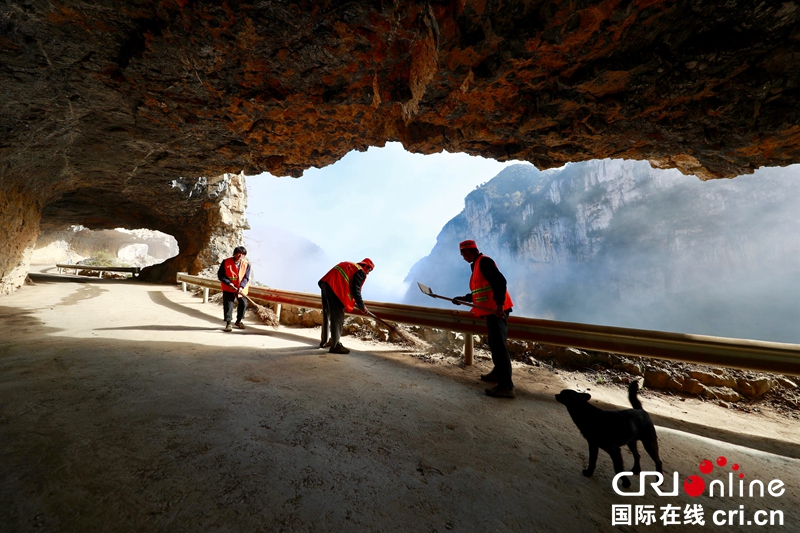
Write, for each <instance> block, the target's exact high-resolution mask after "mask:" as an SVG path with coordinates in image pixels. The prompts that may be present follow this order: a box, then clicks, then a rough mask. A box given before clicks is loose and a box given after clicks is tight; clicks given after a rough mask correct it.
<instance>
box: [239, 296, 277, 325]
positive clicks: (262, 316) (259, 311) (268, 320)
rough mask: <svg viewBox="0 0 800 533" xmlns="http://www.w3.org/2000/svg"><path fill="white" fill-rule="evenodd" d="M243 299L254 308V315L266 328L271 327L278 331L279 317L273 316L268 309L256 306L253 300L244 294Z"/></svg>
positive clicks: (273, 313) (272, 312)
mask: <svg viewBox="0 0 800 533" xmlns="http://www.w3.org/2000/svg"><path fill="white" fill-rule="evenodd" d="M242 296H244V297H245V299H246V300H247V301H248V302H250V303H251V304H252V305H253V307H255V308H256V315H258V319H259V320H260V321H261V322H263V323H264V324H266V325H267V326H272V327H273V328H275V329H278V324H280V317H279V316H278V315H276V314H275V312H274V311H273V310H272V309H270V308H269V307H264V306H263V305H258V304H257V303H255V302H254V301H253V300H251V299H250V297H249V296H247V295H246V294H242Z"/></svg>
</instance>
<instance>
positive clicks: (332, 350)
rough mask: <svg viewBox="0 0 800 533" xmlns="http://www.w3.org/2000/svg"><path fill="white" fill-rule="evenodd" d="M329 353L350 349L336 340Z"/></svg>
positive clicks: (346, 351)
mask: <svg viewBox="0 0 800 533" xmlns="http://www.w3.org/2000/svg"><path fill="white" fill-rule="evenodd" d="M329 351H330V352H331V353H350V350H348V349H347V348H345V347H344V346H342V343H341V342H337V343H336V346H333V347H332V348H331V349H330V350H329Z"/></svg>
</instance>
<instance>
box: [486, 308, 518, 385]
mask: <svg viewBox="0 0 800 533" xmlns="http://www.w3.org/2000/svg"><path fill="white" fill-rule="evenodd" d="M486 327H487V328H488V329H489V349H490V350H491V351H492V362H493V363H494V370H492V373H493V374H494V375H495V376H497V386H498V387H501V388H510V387H513V386H514V382H513V381H511V355H510V354H509V353H508V348H507V347H506V339H508V313H506V317H505V318H498V317H497V316H495V315H489V316H487V317H486Z"/></svg>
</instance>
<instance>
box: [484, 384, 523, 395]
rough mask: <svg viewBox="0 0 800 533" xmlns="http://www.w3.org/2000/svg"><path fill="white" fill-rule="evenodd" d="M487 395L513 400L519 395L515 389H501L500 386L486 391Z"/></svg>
mask: <svg viewBox="0 0 800 533" xmlns="http://www.w3.org/2000/svg"><path fill="white" fill-rule="evenodd" d="M486 394H487V396H491V397H492V398H513V397H515V396H516V395H517V394H516V393H515V392H514V387H501V386H500V385H498V386H496V387H492V388H491V389H486Z"/></svg>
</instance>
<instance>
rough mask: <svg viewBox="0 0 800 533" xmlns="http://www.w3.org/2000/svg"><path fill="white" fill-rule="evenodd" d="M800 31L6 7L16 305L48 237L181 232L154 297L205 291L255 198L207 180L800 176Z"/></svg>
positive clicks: (150, 5) (612, 10)
mask: <svg viewBox="0 0 800 533" xmlns="http://www.w3.org/2000/svg"><path fill="white" fill-rule="evenodd" d="M798 17H800V11H799V10H798V6H797V4H795V3H794V2H782V3H764V2H724V3H723V2H703V1H692V2H689V1H656V0H640V1H631V0H621V1H603V2H599V1H595V2H592V1H579V0H573V1H548V2H536V1H529V2H502V1H488V0H487V1H476V2H470V1H454V2H436V1H430V2H389V1H370V2H366V1H363V2H359V1H353V2H328V3H323V2H281V1H262V2H249V3H245V2H224V3H221V4H220V3H218V2H193V1H189V0H173V1H170V0H165V1H161V2H151V1H131V0H127V1H125V0H119V1H97V2H85V1H84V2H53V1H27V2H26V1H23V2H6V3H5V4H4V5H3V6H2V7H0V28H1V29H2V32H0V87H2V89H1V91H2V93H1V94H2V98H1V100H2V101H0V109H2V112H1V113H0V129H1V131H2V136H1V137H0V189H2V193H0V207H1V208H2V214H0V223H2V227H3V230H2V232H0V242H2V247H3V249H4V250H5V251H6V253H5V254H3V258H1V259H0V274H2V286H0V292H3V291H5V292H8V290H13V288H14V287H15V286H18V284H19V283H20V279H23V278H24V273H25V272H27V267H28V265H27V259H26V257H28V256H29V254H30V250H31V249H32V246H33V243H35V240H36V236H37V235H38V233H39V226H40V224H41V225H42V226H43V227H52V228H59V227H64V226H66V225H69V224H81V225H84V226H87V227H91V228H93V229H103V228H112V227H118V226H126V227H133V226H136V227H146V228H150V229H155V230H160V231H164V232H166V233H170V234H172V235H174V236H175V237H176V238H177V240H178V242H179V243H180V246H181V253H180V255H179V256H178V257H176V258H174V259H173V260H171V262H170V263H169V264H168V265H166V266H164V267H162V268H161V269H160V270H157V271H153V272H152V273H151V277H152V278H153V279H158V278H161V279H168V278H169V276H171V275H172V274H173V273H174V272H175V271H177V270H190V271H191V270H194V271H196V270H199V268H202V266H203V263H204V261H207V260H208V259H209V258H210V257H211V256H213V255H214V254H213V253H211V255H209V249H212V248H213V247H214V244H213V243H214V239H215V238H216V234H215V232H216V231H217V230H216V229H215V228H216V227H217V226H218V223H219V221H220V220H221V219H225V217H226V216H227V215H226V214H225V209H228V210H229V211H230V206H228V207H223V208H221V207H220V206H221V204H223V203H224V202H223V199H224V198H225V197H226V196H229V195H230V189H229V187H228V186H229V185H230V186H231V187H233V189H235V188H236V187H237V183H236V180H233V181H231V180H230V179H228V178H225V179H222V178H214V179H211V178H208V179H206V178H203V179H205V181H202V180H200V177H204V176H205V177H208V176H222V175H223V174H224V173H227V172H232V173H238V172H240V171H243V172H244V173H245V174H256V173H259V172H262V171H269V172H271V173H273V174H276V175H292V176H299V175H300V174H301V173H302V172H303V170H304V169H306V168H309V167H310V166H317V167H321V166H325V165H329V164H331V163H333V162H335V161H336V160H338V159H339V158H341V157H342V156H343V155H345V154H346V153H347V152H349V151H350V150H353V149H357V150H364V149H366V148H368V147H369V146H382V145H384V144H385V143H386V142H387V141H401V142H402V143H403V145H404V146H405V148H406V149H407V150H410V151H412V152H421V153H432V152H438V151H441V150H447V151H450V152H466V153H469V154H474V155H482V156H485V157H492V158H495V159H499V160H507V159H518V160H527V161H531V162H533V163H534V164H536V165H537V166H539V167H540V168H547V167H553V166H559V165H562V164H563V163H565V162H568V161H581V160H586V159H593V158H607V157H611V158H629V159H646V160H649V161H650V162H651V164H653V165H654V166H657V167H660V168H667V167H675V168H678V169H680V170H681V171H683V172H684V173H690V174H696V175H698V176H699V177H700V178H701V179H710V178H720V177H732V176H736V175H739V174H743V173H749V172H752V170H753V169H754V168H757V167H759V166H771V165H786V164H790V163H795V162H800V126H799V125H798V119H799V118H800V108H799V107H798V105H797V101H798V87H799V86H800V60H799V59H800V31H799V28H798ZM220 209H222V213H221V214H220ZM228 231H234V230H231V229H230V228H229V229H228ZM204 254H205V255H204ZM20 276H22V278H20Z"/></svg>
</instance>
